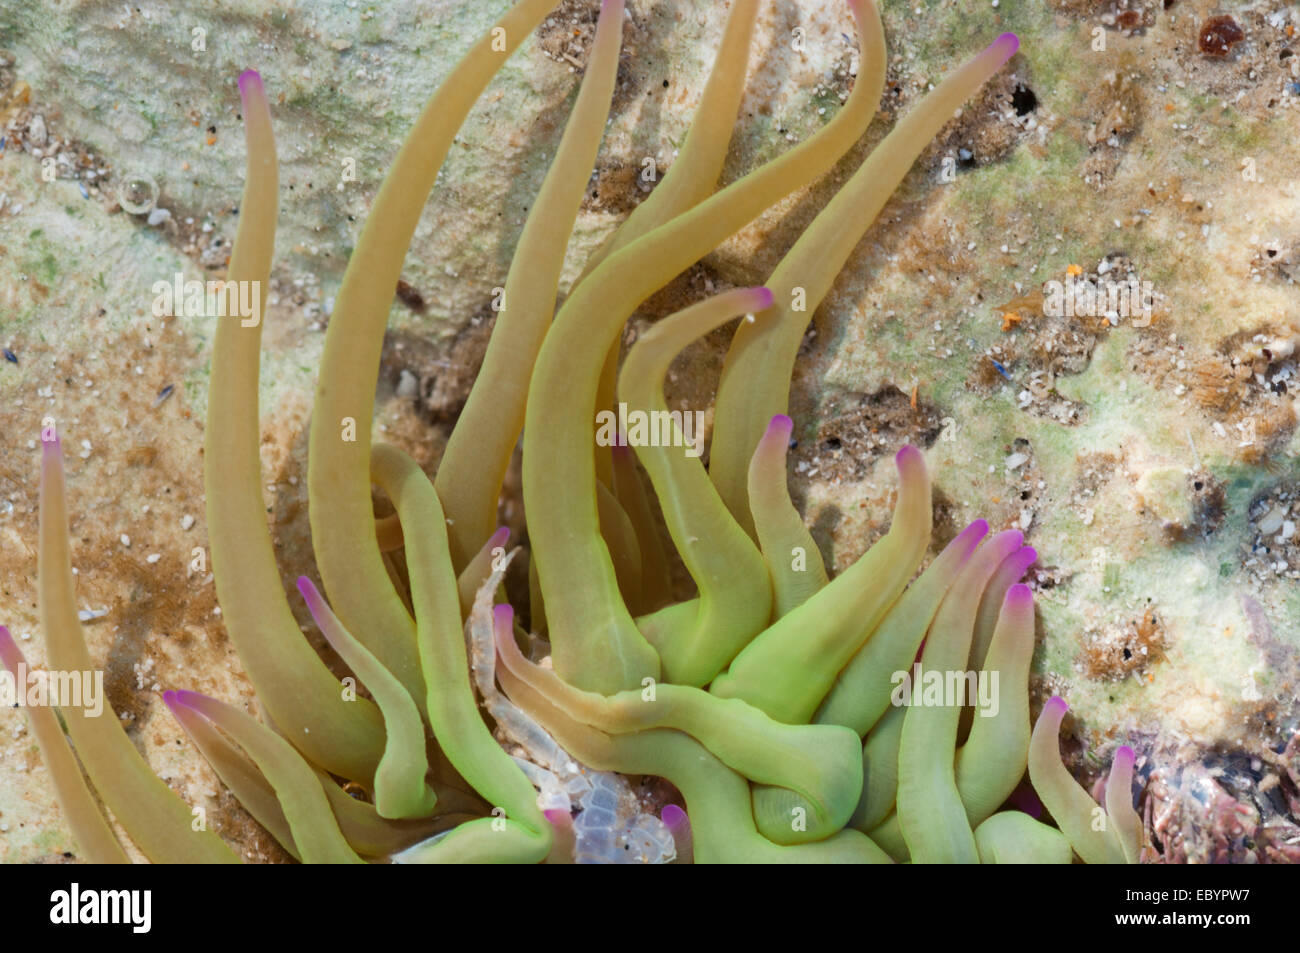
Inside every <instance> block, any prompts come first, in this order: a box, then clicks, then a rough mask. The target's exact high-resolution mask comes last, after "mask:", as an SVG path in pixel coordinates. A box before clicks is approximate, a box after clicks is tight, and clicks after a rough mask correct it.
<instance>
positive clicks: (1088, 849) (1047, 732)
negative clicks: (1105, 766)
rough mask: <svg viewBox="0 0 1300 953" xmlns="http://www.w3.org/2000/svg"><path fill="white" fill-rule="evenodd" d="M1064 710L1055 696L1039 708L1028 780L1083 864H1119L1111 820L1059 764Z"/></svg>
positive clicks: (1121, 859) (1121, 850)
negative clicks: (1040, 709) (1041, 708)
mask: <svg viewBox="0 0 1300 953" xmlns="http://www.w3.org/2000/svg"><path fill="white" fill-rule="evenodd" d="M1068 708H1069V706H1068V705H1066V703H1065V700H1064V699H1062V698H1059V697H1055V696H1053V697H1052V698H1051V699H1050V700H1049V701H1048V702H1047V704H1046V705H1044V706H1043V710H1042V712H1041V713H1040V714H1039V716H1038V721H1037V723H1036V724H1035V725H1034V733H1033V735H1032V737H1031V738H1030V740H1029V780H1030V782H1031V783H1032V784H1033V786H1034V791H1035V793H1037V795H1038V797H1039V798H1040V799H1041V800H1042V802H1043V806H1044V807H1046V808H1047V809H1048V811H1050V812H1051V814H1052V819H1053V820H1054V821H1056V824H1057V826H1058V827H1060V829H1061V833H1063V834H1064V835H1065V836H1066V838H1067V839H1068V840H1069V841H1070V846H1071V847H1073V848H1074V852H1075V853H1076V854H1078V855H1079V856H1080V857H1082V858H1083V860H1084V862H1085V863H1089V864H1122V863H1124V862H1125V860H1126V858H1125V850H1124V846H1123V844H1122V843H1121V840H1120V835H1119V833H1118V832H1117V831H1116V830H1115V827H1114V825H1113V824H1112V823H1111V819H1110V818H1109V817H1107V816H1106V812H1105V810H1104V809H1103V808H1102V806H1101V805H1100V804H1098V803H1097V802H1096V801H1094V800H1093V799H1092V796H1091V795H1090V794H1088V792H1087V791H1085V790H1084V789H1083V787H1082V786H1081V785H1080V784H1079V782H1078V781H1076V780H1074V777H1073V776H1072V775H1071V774H1070V772H1069V770H1067V769H1066V767H1065V765H1064V764H1063V763H1062V762H1061V748H1060V742H1059V740H1058V739H1059V736H1060V732H1061V721H1062V719H1064V718H1065V712H1066V710H1067V709H1068ZM1098 822H1100V823H1098Z"/></svg>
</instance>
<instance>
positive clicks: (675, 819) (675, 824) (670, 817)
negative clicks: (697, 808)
mask: <svg viewBox="0 0 1300 953" xmlns="http://www.w3.org/2000/svg"><path fill="white" fill-rule="evenodd" d="M659 819H660V820H661V821H663V822H664V823H665V824H666V825H668V829H669V830H673V829H675V828H679V827H681V826H682V825H683V824H685V823H687V821H688V818H687V816H686V812H685V811H683V810H682V809H681V808H680V807H678V806H677V805H676V804H665V805H664V809H663V810H662V811H661V812H660V813H659Z"/></svg>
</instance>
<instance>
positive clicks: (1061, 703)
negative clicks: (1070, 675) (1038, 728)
mask: <svg viewBox="0 0 1300 953" xmlns="http://www.w3.org/2000/svg"><path fill="white" fill-rule="evenodd" d="M1049 709H1050V710H1051V711H1052V712H1054V713H1056V714H1060V715H1064V714H1065V713H1066V712H1067V711H1069V710H1070V706H1069V705H1068V704H1066V701H1065V699H1064V698H1062V697H1061V696H1060V695H1053V696H1052V697H1051V698H1049V699H1048V700H1047V704H1046V705H1044V706H1043V713H1044V714H1046V713H1047V711H1048V710H1049Z"/></svg>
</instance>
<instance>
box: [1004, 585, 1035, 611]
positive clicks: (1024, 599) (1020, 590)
mask: <svg viewBox="0 0 1300 953" xmlns="http://www.w3.org/2000/svg"><path fill="white" fill-rule="evenodd" d="M1033 601H1034V590H1032V589H1030V588H1029V587H1028V586H1026V585H1025V584H1024V583H1023V582H1018V583H1016V584H1015V585H1014V586H1012V587H1011V588H1010V589H1008V590H1007V597H1006V602H1007V604H1009V605H1013V606H1023V605H1025V604H1032V603H1033Z"/></svg>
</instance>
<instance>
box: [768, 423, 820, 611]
mask: <svg viewBox="0 0 1300 953" xmlns="http://www.w3.org/2000/svg"><path fill="white" fill-rule="evenodd" d="M793 430H794V421H792V420H791V419H790V418H789V417H787V416H786V415H785V414H777V415H776V416H775V417H773V418H772V420H771V422H769V423H768V425H767V430H765V431H764V432H763V436H762V439H760V440H759V442H758V446H757V447H756V448H754V456H753V459H751V460H750V462H749V507H750V511H751V515H752V516H753V519H754V531H755V534H756V536H755V538H756V539H757V540H758V545H759V547H760V549H761V550H762V552H763V562H764V563H766V564H767V573H768V576H769V577H770V578H771V580H772V597H773V601H774V603H775V605H774V607H773V612H772V615H773V617H774V618H777V619H779V618H781V617H782V616H783V615H786V614H787V613H788V612H790V611H791V610H792V609H795V608H798V607H799V606H801V605H803V604H804V603H805V602H807V601H808V599H809V598H810V597H811V596H812V595H813V594H814V593H816V592H817V591H818V590H820V589H821V588H822V587H823V586H825V585H826V583H828V582H829V581H830V577H829V576H828V575H827V574H826V564H825V563H824V562H822V554H821V551H820V550H819V549H818V548H817V544H816V543H815V542H813V538H812V533H810V532H808V527H807V526H806V525H804V521H803V517H802V516H800V515H799V511H798V510H797V509H796V508H795V505H794V503H793V502H791V500H790V486H789V481H788V480H787V479H786V471H785V457H786V451H787V450H788V449H789V447H790V433H791V431H793Z"/></svg>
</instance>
